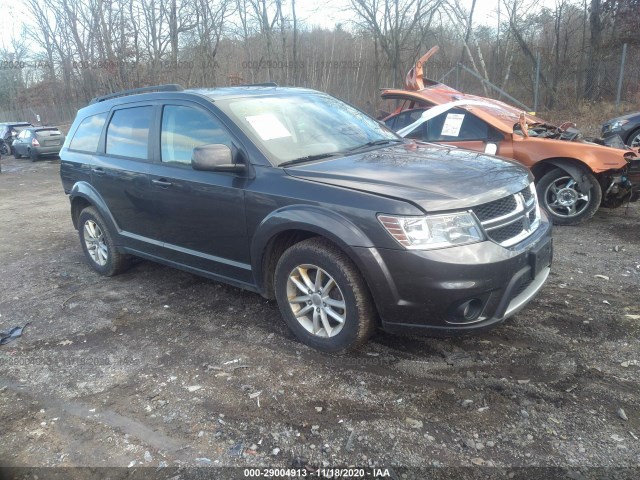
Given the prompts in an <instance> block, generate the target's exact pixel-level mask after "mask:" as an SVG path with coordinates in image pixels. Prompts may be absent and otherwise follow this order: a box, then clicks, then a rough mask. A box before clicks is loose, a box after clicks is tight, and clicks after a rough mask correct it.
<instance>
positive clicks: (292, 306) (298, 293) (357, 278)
mask: <svg viewBox="0 0 640 480" xmlns="http://www.w3.org/2000/svg"><path fill="white" fill-rule="evenodd" d="M275 293H276V299H277V301H278V306H279V307H280V311H281V313H282V315H283V317H284V319H285V321H286V322H287V325H288V326H289V328H290V329H291V330H292V331H293V333H294V334H295V335H296V337H298V339H300V341H302V342H303V343H305V344H307V345H309V346H311V347H313V348H316V349H318V350H321V351H324V352H331V353H345V352H347V351H350V350H354V349H356V348H358V347H359V346H361V345H363V344H364V343H365V342H366V341H367V340H368V339H369V337H370V336H371V334H372V333H373V331H374V329H375V323H376V309H375V306H374V303H373V299H372V298H371V294H370V293H369V290H368V288H367V286H366V284H365V282H364V279H363V278H362V275H361V274H360V272H359V271H358V269H357V268H356V266H355V265H354V264H353V262H352V261H351V259H350V258H349V257H348V256H347V255H346V254H345V253H344V252H343V251H342V250H340V249H339V248H338V247H337V246H336V245H334V244H333V243H331V242H329V241H328V240H326V239H323V238H312V239H309V240H305V241H302V242H300V243H297V244H295V245H293V246H292V247H290V248H289V249H288V250H286V251H285V252H284V253H283V254H282V256H281V257H280V260H279V261H278V264H277V266H276V271H275Z"/></svg>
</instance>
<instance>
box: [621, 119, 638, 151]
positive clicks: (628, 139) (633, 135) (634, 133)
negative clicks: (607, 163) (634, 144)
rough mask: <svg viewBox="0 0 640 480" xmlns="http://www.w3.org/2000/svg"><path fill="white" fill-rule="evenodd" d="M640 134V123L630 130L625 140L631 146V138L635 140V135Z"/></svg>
mask: <svg viewBox="0 0 640 480" xmlns="http://www.w3.org/2000/svg"><path fill="white" fill-rule="evenodd" d="M639 134H640V124H639V125H638V126H637V127H636V128H634V129H633V130H631V131H630V132H629V135H627V138H626V139H625V142H624V143H625V145H628V146H631V140H633V137H635V136H636V135H639Z"/></svg>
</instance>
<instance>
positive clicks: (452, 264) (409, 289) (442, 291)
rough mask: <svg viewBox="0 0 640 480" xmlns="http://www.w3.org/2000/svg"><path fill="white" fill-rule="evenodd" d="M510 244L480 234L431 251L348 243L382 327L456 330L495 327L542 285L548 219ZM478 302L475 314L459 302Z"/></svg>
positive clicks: (548, 237)
mask: <svg viewBox="0 0 640 480" xmlns="http://www.w3.org/2000/svg"><path fill="white" fill-rule="evenodd" d="M542 215H543V216H542V218H541V223H540V226H539V227H538V229H537V230H536V231H535V232H534V233H533V234H532V235H531V236H529V237H528V238H527V239H525V240H524V241H522V242H520V243H519V244H517V245H514V246H513V247H510V248H505V247H502V246H500V245H498V244H496V243H494V242H491V241H485V242H480V243H475V244H471V245H465V246H461V247H452V248H444V249H439V250H426V251H425V250H400V249H398V250H391V249H375V248H356V249H354V250H355V251H356V252H357V254H358V256H359V258H358V263H359V264H360V267H361V269H362V270H363V273H364V275H365V278H366V279H367V281H368V284H369V287H370V289H371V291H372V294H373V297H374V301H375V302H376V306H377V309H378V313H379V314H380V317H381V320H382V327H383V329H384V330H386V331H389V332H397V333H400V332H403V333H425V334H429V335H443V336H448V335H456V334H462V333H466V332H475V331H479V330H484V329H487V328H490V327H492V326H495V325H497V324H499V323H501V322H503V321H504V320H506V319H507V318H509V317H510V316H512V315H514V314H516V313H517V312H519V311H520V310H521V309H522V308H524V307H525V306H526V305H527V304H528V303H529V302H530V301H531V300H532V299H533V298H534V296H535V295H536V293H537V292H538V291H539V290H540V288H542V285H543V284H544V282H545V280H546V279H547V277H548V275H549V271H550V268H549V267H550V264H551V260H552V252H553V247H552V238H551V225H550V223H549V222H548V220H547V218H546V216H545V215H544V213H543V214H542ZM472 300H473V301H474V302H476V303H475V305H481V308H479V310H478V311H479V313H478V314H477V316H475V318H471V319H465V318H463V317H461V315H460V311H461V305H465V304H467V302H469V301H472Z"/></svg>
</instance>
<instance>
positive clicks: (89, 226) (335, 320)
mask: <svg viewBox="0 0 640 480" xmlns="http://www.w3.org/2000/svg"><path fill="white" fill-rule="evenodd" d="M150 90H154V93H143V92H146V91H150ZM60 157H61V159H62V161H61V170H60V174H61V177H62V183H63V186H64V190H65V192H66V193H67V194H69V196H70V200H71V217H72V220H73V224H74V226H75V227H76V228H77V229H78V232H79V236H80V243H81V245H82V248H83V249H84V252H85V254H86V256H87V259H88V261H89V263H90V264H91V266H92V267H93V268H94V269H95V270H96V271H98V272H99V273H102V274H104V275H114V274H117V273H119V272H122V271H123V270H124V269H125V267H126V266H127V262H128V259H129V258H130V256H132V255H133V256H137V257H142V258H146V259H149V260H154V261H157V262H160V263H163V264H165V265H170V266H173V267H177V268H180V269H183V270H186V271H189V272H192V273H195V274H198V275H203V276H205V277H208V278H212V279H214V280H219V281H223V282H226V283H229V284H232V285H235V286H238V287H241V288H245V289H248V290H251V291H254V292H257V293H259V294H261V295H263V296H264V297H266V298H269V299H276V300H277V302H278V305H279V307H280V310H281V312H282V315H283V317H284V319H285V320H286V322H287V324H288V325H289V327H290V328H291V329H292V330H293V332H294V333H295V334H296V336H297V337H298V338H299V339H300V340H301V341H303V342H304V343H306V344H308V345H311V346H312V347H315V348H317V349H320V350H323V351H328V352H343V351H346V350H349V349H351V348H354V347H357V346H359V345H361V344H363V343H364V342H365V341H366V340H367V338H368V337H369V335H370V334H371V333H372V332H373V330H374V328H375V327H376V326H378V325H379V326H381V327H382V328H383V329H385V330H388V331H395V332H414V333H415V332H418V333H420V332H425V333H429V334H445V335H450V334H455V333H463V332H472V331H476V330H482V329H484V328H488V327H491V326H493V325H496V324H498V323H500V322H502V321H503V320H505V319H506V318H507V317H509V316H511V315H513V314H514V313H516V312H517V311H519V310H520V309H521V308H522V307H523V306H524V305H526V304H527V303H528V302H529V301H530V300H531V299H532V298H533V297H534V295H535V294H536V293H537V292H538V290H539V289H540V288H541V287H542V284H543V283H544V281H545V280H546V278H547V276H548V274H549V266H550V262H551V256H552V246H551V228H550V225H549V222H548V220H547V219H546V217H545V215H544V214H543V213H542V212H541V211H540V209H539V208H538V201H537V198H536V191H535V188H534V187H533V183H532V181H533V178H532V176H531V174H530V173H529V172H528V171H527V170H526V169H525V168H523V167H522V166H520V165H518V164H516V163H513V162H510V161H506V160H502V159H498V158H496V157H491V156H487V155H485V154H479V153H474V152H469V151H464V150H459V149H452V148H444V147H439V146H433V145H427V144H420V143H416V142H414V141H411V140H405V139H402V138H400V137H398V136H397V135H396V134H395V133H393V132H391V131H390V130H388V129H387V128H386V127H385V126H384V125H382V124H380V123H379V122H377V121H376V120H374V119H372V118H370V117H368V116H367V115H365V114H364V113H362V112H360V111H359V110H357V109H355V108H353V107H351V106H349V105H347V104H345V103H343V102H341V101H340V100H338V99H336V98H334V97H331V96H329V95H326V94H323V93H320V92H316V91H312V90H306V89H297V88H279V87H277V86H275V85H273V86H269V85H261V86H244V87H234V88H221V89H210V90H205V89H203V90H185V91H183V90H182V89H181V88H180V87H178V86H161V87H151V88H149V89H142V90H140V89H138V90H135V91H128V92H120V93H118V94H113V95H108V96H105V97H101V98H96V99H94V100H93V101H92V103H91V104H90V105H89V106H87V107H85V108H83V109H82V110H80V111H79V112H78V114H77V116H76V119H75V121H74V123H73V125H72V127H71V130H70V132H69V135H68V136H67V139H66V141H65V144H64V146H63V148H62V150H61V152H60Z"/></svg>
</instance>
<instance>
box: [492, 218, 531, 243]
mask: <svg viewBox="0 0 640 480" xmlns="http://www.w3.org/2000/svg"><path fill="white" fill-rule="evenodd" d="M523 230H524V226H523V225H522V220H517V221H515V222H513V223H510V224H509V225H506V226H504V227H499V228H496V229H495V230H491V231H490V232H489V237H491V239H492V240H493V241H494V242H498V243H503V242H506V241H507V240H509V239H511V238H513V237H517V236H518V235H520V234H521V233H522V231H523Z"/></svg>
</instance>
